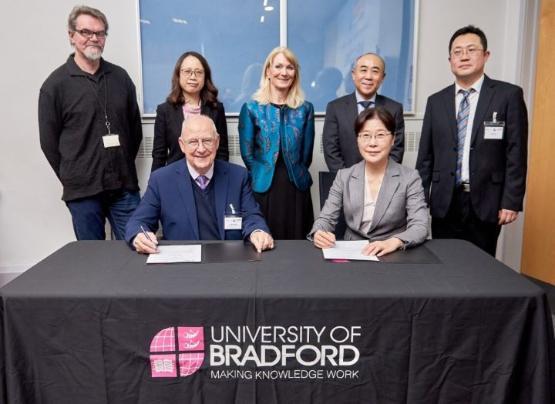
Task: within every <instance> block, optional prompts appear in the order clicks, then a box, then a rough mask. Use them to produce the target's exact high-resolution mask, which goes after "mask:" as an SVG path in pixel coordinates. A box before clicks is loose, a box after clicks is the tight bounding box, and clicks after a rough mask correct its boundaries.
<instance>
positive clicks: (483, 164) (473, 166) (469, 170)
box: [416, 25, 528, 256]
mask: <svg viewBox="0 0 555 404" xmlns="http://www.w3.org/2000/svg"><path fill="white" fill-rule="evenodd" d="M489 55H490V53H489V51H488V49H487V39H486V36H485V34H484V33H483V32H482V30H480V29H479V28H477V27H474V26H471V25H469V26H467V27H463V28H461V29H459V30H458V31H456V32H455V33H454V34H453V36H452V37H451V40H450V41H449V62H450V64H451V71H452V72H453V74H454V75H455V84H453V85H450V86H449V87H447V88H445V89H443V90H441V91H440V92H438V93H436V94H433V95H432V96H430V98H428V103H427V105H426V113H425V115H424V123H423V126H422V135H421V139H420V148H419V151H418V158H417V161H416V168H417V169H418V171H419V172H420V176H421V177H422V183H423V185H424V190H425V193H426V197H427V198H428V201H429V205H430V211H431V214H432V237H433V238H459V239H464V240H468V241H471V242H472V243H474V244H476V245H477V246H479V247H480V248H482V249H483V250H485V251H486V252H488V253H489V254H491V255H494V256H495V249H496V245H497V237H498V236H499V232H500V230H501V226H502V225H505V224H509V223H512V222H514V221H515V220H516V218H517V216H518V212H519V211H521V210H522V201H523V198H524V191H525V186H526V158H527V139H528V116H527V111H526V105H525V104H524V98H523V95H522V89H521V88H520V87H518V86H515V85H513V84H509V83H505V82H502V81H497V80H492V79H490V78H489V77H488V76H486V75H485V74H484V66H485V64H486V62H487V60H488V58H489ZM430 188H431V190H430Z"/></svg>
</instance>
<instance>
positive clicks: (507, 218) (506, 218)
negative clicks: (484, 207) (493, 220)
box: [498, 209, 518, 226]
mask: <svg viewBox="0 0 555 404" xmlns="http://www.w3.org/2000/svg"><path fill="white" fill-rule="evenodd" d="M498 216H499V222H498V224H499V225H500V226H501V225H504V224H509V223H512V222H514V221H515V220H516V218H517V217H518V212H516V211H514V210H509V209H500V210H499V214H498Z"/></svg>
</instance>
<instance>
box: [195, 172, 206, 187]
mask: <svg viewBox="0 0 555 404" xmlns="http://www.w3.org/2000/svg"><path fill="white" fill-rule="evenodd" d="M195 181H196V182H197V184H198V186H199V187H200V189H202V190H203V191H204V190H205V189H206V187H207V186H208V177H207V176H206V175H199V176H198V177H197V179H196V180H195Z"/></svg>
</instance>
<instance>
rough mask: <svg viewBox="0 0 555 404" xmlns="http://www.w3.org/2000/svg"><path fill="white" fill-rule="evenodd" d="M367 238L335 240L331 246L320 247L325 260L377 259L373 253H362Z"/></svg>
mask: <svg viewBox="0 0 555 404" xmlns="http://www.w3.org/2000/svg"><path fill="white" fill-rule="evenodd" d="M366 245H368V240H353V241H336V242H335V246H334V247H332V248H322V252H323V253H324V258H325V259H327V260H355V261H379V259H378V257H376V256H375V255H362V252H361V251H362V249H363V248H364V246H366Z"/></svg>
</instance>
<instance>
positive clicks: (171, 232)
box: [125, 115, 274, 254]
mask: <svg viewBox="0 0 555 404" xmlns="http://www.w3.org/2000/svg"><path fill="white" fill-rule="evenodd" d="M219 143H220V137H219V135H218V132H216V126H215V125H214V121H212V120H211V119H210V118H209V117H207V116H204V115H192V116H190V117H189V118H188V119H187V120H185V121H184V123H183V132H182V134H181V137H180V138H179V146H180V147H181V151H182V152H183V154H184V155H185V158H184V159H181V160H179V161H175V162H173V163H171V164H169V165H167V166H165V167H161V168H159V169H158V170H156V171H154V172H153V173H152V174H151V176H150V179H149V181H148V188H147V190H146V192H145V194H144V196H143V199H142V200H141V203H140V204H139V206H138V207H137V209H136V210H135V212H134V213H133V215H132V216H131V218H130V219H129V222H128V223H127V227H126V233H125V239H126V240H127V242H128V243H129V244H130V245H131V246H132V247H133V248H135V249H136V250H137V252H140V253H148V254H151V253H155V252H156V251H157V247H156V246H157V244H158V240H157V239H156V235H155V234H154V232H156V230H157V228H158V222H159V221H160V222H161V223H162V228H163V231H164V238H165V239H166V240H241V239H244V240H246V239H248V240H250V242H251V243H252V244H253V245H254V247H255V248H256V249H257V250H258V252H261V251H262V250H267V249H271V248H273V246H274V240H273V239H272V236H271V235H270V234H269V233H270V231H269V230H268V226H267V225H266V222H265V221H264V218H263V217H262V214H261V213H260V208H259V207H258V203H256V200H255V199H254V195H253V193H252V189H251V185H250V181H249V174H248V172H247V170H246V169H245V168H244V167H241V166H239V165H236V164H231V163H228V162H226V161H221V160H216V161H214V160H215V158H216V153H217V150H218V146H219Z"/></svg>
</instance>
